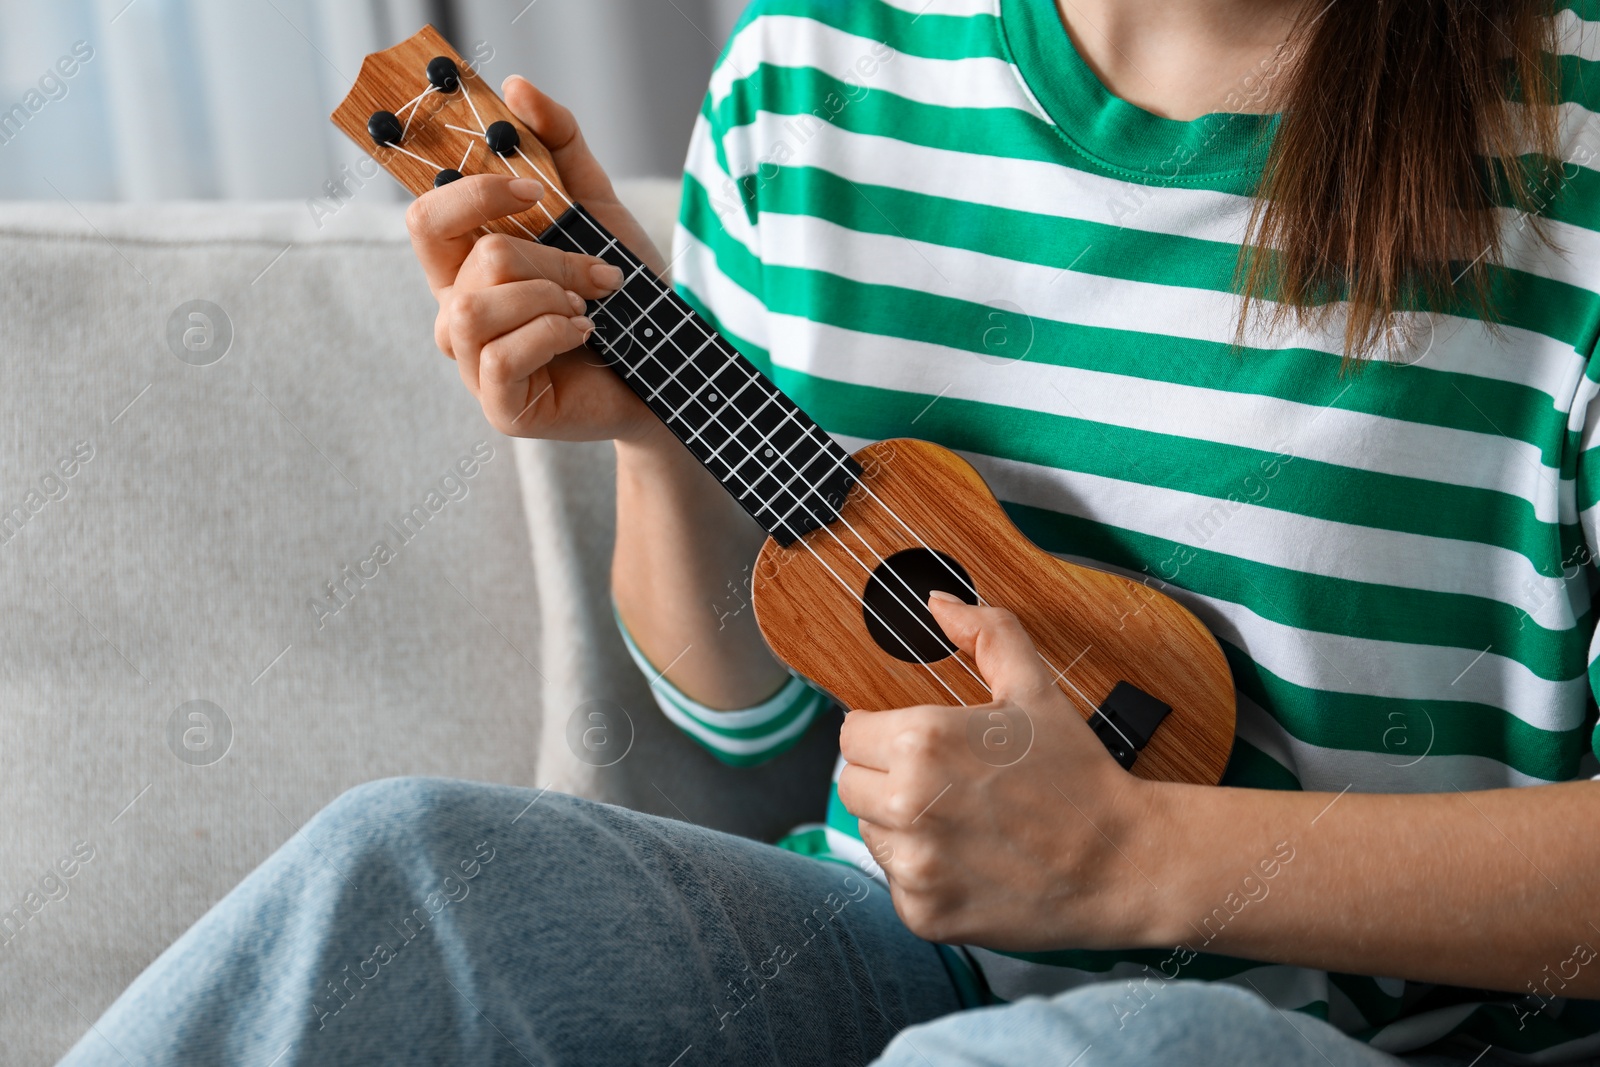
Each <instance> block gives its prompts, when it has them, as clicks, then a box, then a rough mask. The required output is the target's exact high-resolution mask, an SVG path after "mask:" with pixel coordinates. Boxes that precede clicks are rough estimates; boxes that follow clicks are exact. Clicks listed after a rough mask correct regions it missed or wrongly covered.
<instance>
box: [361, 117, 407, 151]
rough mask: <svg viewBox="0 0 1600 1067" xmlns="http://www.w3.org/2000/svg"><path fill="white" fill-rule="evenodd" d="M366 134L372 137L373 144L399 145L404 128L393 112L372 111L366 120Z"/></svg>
mask: <svg viewBox="0 0 1600 1067" xmlns="http://www.w3.org/2000/svg"><path fill="white" fill-rule="evenodd" d="M367 132H368V133H369V134H371V135H372V143H373V144H378V145H387V144H399V143H400V138H401V136H402V135H403V134H404V133H405V127H403V126H401V125H400V118H399V116H397V115H396V114H395V113H394V112H393V111H374V112H373V113H372V117H371V118H369V119H368V120H367Z"/></svg>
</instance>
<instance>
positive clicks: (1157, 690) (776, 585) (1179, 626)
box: [753, 439, 1235, 784]
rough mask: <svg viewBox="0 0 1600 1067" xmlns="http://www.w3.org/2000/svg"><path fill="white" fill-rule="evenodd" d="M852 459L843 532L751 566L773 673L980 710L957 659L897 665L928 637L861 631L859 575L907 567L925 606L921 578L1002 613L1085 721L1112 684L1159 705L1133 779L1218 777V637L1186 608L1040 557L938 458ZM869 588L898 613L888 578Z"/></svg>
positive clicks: (849, 691)
mask: <svg viewBox="0 0 1600 1067" xmlns="http://www.w3.org/2000/svg"><path fill="white" fill-rule="evenodd" d="M855 458H856V460H857V461H858V462H860V464H861V466H862V468H863V469H864V472H865V473H864V474H863V476H862V478H861V479H860V484H858V485H857V486H855V487H854V488H852V489H851V490H850V495H849V497H848V498H847V499H846V501H845V504H844V507H843V509H842V511H841V513H840V518H839V520H838V521H837V522H835V523H832V524H830V525H829V526H827V527H825V528H823V529H819V530H813V531H812V532H811V533H809V534H807V535H805V537H804V538H803V539H802V541H803V543H802V542H796V543H795V544H793V545H791V546H789V547H788V548H784V547H782V546H780V545H779V544H778V543H777V542H776V541H774V540H771V539H768V541H767V543H766V544H765V545H764V546H763V547H762V550H761V554H760V556H759V558H758V560H757V564H756V568H755V575H754V581H753V594H754V604H755V614H756V621H757V623H758V624H759V625H760V627H761V632H762V634H763V636H765V637H766V639H767V643H768V644H769V645H771V646H772V650H773V652H774V653H776V654H777V656H778V657H779V658H780V659H781V660H783V661H784V662H785V663H787V664H788V665H789V666H790V667H792V668H794V669H795V670H796V671H798V672H799V673H800V674H802V675H804V676H805V677H806V678H808V679H810V680H811V681H813V682H815V683H816V684H817V685H818V686H820V687H822V688H823V689H825V690H827V691H828V692H829V693H831V694H833V696H835V697H836V698H837V699H838V700H839V701H840V702H841V703H843V704H844V705H845V706H846V707H849V708H859V709H867V710H882V709H886V708H898V707H908V706H911V705H915V704H946V705H953V704H956V703H958V702H959V703H961V704H967V705H978V704H986V703H988V702H989V701H990V699H991V698H990V695H989V693H988V691H987V689H986V688H985V687H984V686H983V685H981V684H980V683H979V681H978V680H977V677H975V675H976V665H975V664H973V663H972V662H971V660H970V659H969V658H968V657H967V656H966V655H965V654H964V653H959V652H958V653H954V654H952V655H948V656H946V657H945V658H943V659H939V660H935V661H933V662H929V663H926V664H925V663H922V662H917V661H914V660H911V659H910V658H908V657H910V656H911V655H912V653H913V651H914V649H913V648H909V647H907V644H908V642H907V640H906V638H908V637H909V639H910V641H911V642H916V641H918V640H920V641H921V642H922V643H924V644H926V643H927V641H928V640H929V635H928V634H927V633H926V630H925V627H920V626H912V627H910V629H911V630H913V631H914V632H911V633H909V634H908V633H907V632H906V631H907V626H906V625H905V624H902V626H901V627H900V628H899V633H900V639H894V638H891V639H889V640H882V639H881V638H882V637H883V636H884V633H885V631H886V630H893V629H894V628H893V627H884V626H882V624H881V621H880V625H879V631H880V637H879V638H875V637H874V636H873V635H872V633H871V632H870V631H869V624H870V622H871V621H872V620H871V617H870V616H869V613H868V611H866V610H864V609H863V600H864V599H865V598H866V594H867V592H868V589H867V587H868V585H869V571H871V570H874V569H880V568H882V567H883V566H884V565H885V562H886V561H887V563H888V564H889V565H890V566H893V565H894V559H895V558H896V557H897V554H899V553H909V554H910V555H908V556H906V557H902V558H903V559H905V560H906V566H904V567H902V568H901V572H902V573H901V577H906V578H907V580H908V581H909V584H910V585H912V586H916V587H918V590H917V591H918V593H919V594H920V595H921V597H922V598H923V599H924V600H925V598H926V589H927V588H928V587H929V581H930V578H931V584H932V587H933V588H941V589H944V590H946V591H947V592H951V593H955V594H957V595H959V596H962V597H963V599H966V600H969V601H970V600H972V599H973V598H972V595H971V590H973V589H975V590H976V593H977V596H978V597H980V598H981V599H982V601H983V602H984V603H987V604H991V605H993V606H995V607H1002V608H1006V609H1007V610H1009V611H1011V612H1012V613H1014V614H1015V615H1016V616H1017V618H1018V619H1019V620H1020V621H1021V623H1022V625H1023V627H1024V628H1025V629H1026V630H1027V631H1028V633H1029V634H1030V635H1031V636H1032V638H1033V640H1034V644H1035V645H1036V646H1037V647H1038V649H1039V653H1040V655H1041V656H1042V657H1043V658H1044V660H1045V662H1046V664H1048V665H1049V666H1050V667H1051V669H1052V673H1055V672H1060V674H1059V675H1058V677H1059V678H1060V680H1059V681H1058V683H1057V684H1058V685H1059V686H1060V687H1061V689H1062V691H1063V692H1065V693H1066V694H1067V696H1068V698H1069V699H1071V700H1072V702H1073V704H1074V705H1075V706H1076V707H1077V708H1078V709H1079V712H1080V714H1082V715H1083V716H1084V718H1086V719H1087V718H1089V717H1090V716H1091V715H1092V714H1093V713H1094V711H1095V709H1096V708H1097V707H1099V705H1100V704H1101V702H1102V701H1104V700H1105V698H1106V697H1107V695H1108V694H1110V692H1111V690H1112V688H1113V687H1114V686H1116V684H1117V683H1118V682H1128V683H1131V684H1132V685H1134V686H1137V687H1138V688H1139V689H1141V690H1143V691H1144V692H1145V693H1148V694H1149V695H1151V696H1153V697H1155V698H1157V699H1158V700H1161V701H1163V702H1164V703H1166V704H1168V705H1170V706H1171V708H1172V711H1171V714H1169V715H1168V716H1167V717H1166V719H1165V720H1164V721H1163V722H1162V723H1161V725H1160V727H1159V728H1157V729H1156V730H1155V732H1154V734H1153V736H1152V737H1151V739H1150V742H1149V744H1148V745H1147V746H1146V747H1145V748H1144V749H1143V750H1141V751H1140V752H1139V754H1138V758H1137V760H1136V761H1135V762H1134V764H1133V767H1132V768H1131V769H1132V772H1133V773H1134V774H1136V775H1139V776H1140V777H1143V778H1149V779H1154V780H1162V781H1186V782H1196V783H1202V784H1215V783H1216V782H1217V781H1218V780H1219V779H1220V778H1221V777H1222V771H1223V768H1224V767H1225V766H1226V764H1227V761H1228V755H1229V753H1230V751H1231V750H1232V747H1233V732H1234V713H1235V707H1234V689H1233V680H1232V675H1231V673H1230V672H1229V669H1228V663H1227V660H1226V659H1225V658H1224V657H1223V654H1222V649H1221V648H1220V647H1219V646H1218V644H1217V641H1216V638H1214V637H1213V636H1212V635H1211V632H1210V631H1209V630H1207V629H1206V627H1205V626H1204V624H1202V623H1201V622H1200V620H1199V619H1197V618H1195V617H1194V615H1193V614H1192V613H1190V612H1189V610H1188V609H1186V608H1184V607H1183V606H1182V605H1181V604H1179V603H1178V602H1177V601H1176V600H1173V599H1172V598H1171V597H1169V596H1166V595H1165V594H1163V593H1160V592H1157V591H1156V590H1154V589H1152V588H1150V587H1149V586H1147V585H1145V584H1144V583H1142V582H1137V581H1133V580H1130V579H1128V578H1124V577H1122V576H1120V575H1116V574H1110V573H1107V572H1105V571H1100V570H1095V569H1092V568H1089V567H1083V566H1078V565H1076V564H1072V563H1068V562H1066V561H1065V560H1061V559H1057V558H1056V557H1054V556H1052V555H1050V554H1049V553H1047V552H1045V551H1043V550H1042V549H1040V548H1038V547H1037V546H1036V545H1034V544H1033V542H1031V541H1029V540H1028V538H1027V537H1026V536H1024V535H1023V533H1022V531H1020V530H1018V529H1017V528H1016V526H1015V525H1014V524H1013V523H1012V522H1011V520H1010V518H1009V517H1007V515H1006V514H1005V512H1004V511H1003V510H1002V509H1001V507H1000V504H999V502H998V501H997V500H995V498H994V494H993V493H991V492H990V491H989V487H988V486H987V485H986V484H985V483H984V481H983V478H982V477H981V476H980V475H979V474H978V472H977V471H976V470H974V469H973V468H972V466H971V465H970V464H969V463H967V462H966V461H965V460H963V459H962V458H961V457H960V456H957V455H956V454H955V453H954V452H951V451H949V450H948V449H945V448H942V447H940V446H938V445H934V444H930V443H928V442H926V441H915V440H909V439H896V440H889V441H881V442H879V443H877V444H874V445H869V446H867V447H866V448H863V449H862V450H860V451H859V452H857V453H856V454H855ZM891 513H892V514H891ZM913 531H914V532H913ZM929 550H932V551H933V552H937V553H941V554H943V555H944V556H945V557H947V558H948V560H950V561H953V562H955V563H956V564H958V565H959V568H960V569H961V570H964V572H965V574H966V575H967V576H968V577H969V578H970V583H971V588H970V589H963V588H962V585H963V584H964V583H962V582H961V581H960V580H959V578H958V577H957V576H956V574H954V573H953V572H952V570H951V568H950V567H949V566H948V565H947V564H946V563H945V561H938V562H937V563H934V562H933V561H931V560H930V559H929V558H928V551H929ZM919 576H920V580H919ZM941 579H942V580H941ZM879 581H880V584H881V585H883V586H885V587H887V588H888V589H889V590H890V591H891V592H899V593H900V594H902V597H903V599H910V590H909V589H907V588H906V587H905V586H903V585H901V584H900V581H899V579H898V578H896V577H893V576H888V575H880V579H879ZM868 602H869V603H872V602H874V601H871V600H869V601H868ZM875 602H876V603H877V604H878V605H880V606H881V605H882V604H883V600H882V598H881V597H880V598H878V599H877V600H876V601H875ZM880 619H881V617H880ZM907 621H908V620H907ZM928 621H930V622H931V616H929V617H928ZM885 646H887V647H888V648H893V649H895V651H896V653H897V654H891V653H890V652H889V651H887V650H886V647H885ZM931 651H932V650H931V649H930V650H929V652H931ZM958 661H959V662H958ZM962 663H965V664H966V666H965V667H963V666H962ZM968 668H970V673H969V670H968ZM952 691H953V693H954V694H955V695H956V696H957V697H959V701H958V700H956V699H952ZM1086 703H1089V704H1092V706H1086Z"/></svg>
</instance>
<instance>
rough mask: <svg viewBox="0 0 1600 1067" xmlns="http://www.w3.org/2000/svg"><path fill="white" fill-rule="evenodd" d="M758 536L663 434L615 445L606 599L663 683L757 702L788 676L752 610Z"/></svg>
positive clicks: (705, 697)
mask: <svg viewBox="0 0 1600 1067" xmlns="http://www.w3.org/2000/svg"><path fill="white" fill-rule="evenodd" d="M762 539H763V534H762V532H761V530H760V528H759V527H757V526H756V524H755V523H754V522H753V521H751V519H750V518H749V517H748V516H747V515H745V513H744V512H743V511H742V510H741V509H740V508H739V506H738V505H737V504H736V503H734V501H733V500H732V499H731V498H730V497H729V496H728V495H727V493H726V492H725V491H724V490H723V489H722V487H721V486H719V485H718V484H717V483H716V481H715V480H714V479H713V478H712V477H711V476H710V475H709V474H708V473H707V472H706V471H705V470H704V468H702V467H701V466H700V465H699V464H698V463H696V462H695V461H694V459H693V457H691V456H690V455H689V453H688V451H687V450H686V449H684V448H682V447H681V446H680V445H679V444H678V443H677V442H676V441H674V440H672V439H671V438H670V436H669V435H667V434H666V432H665V431H664V430H663V431H662V432H661V433H659V434H655V435H653V436H652V437H650V438H649V439H648V440H644V441H637V442H634V441H619V442H617V544H616V553H615V555H614V557H613V559H612V569H611V583H612V594H613V596H614V597H615V599H616V604H617V611H618V612H619V613H620V614H621V616H622V618H623V621H624V622H625V623H626V625H627V627H628V630H629V633H630V634H632V636H633V639H634V641H635V642H636V643H637V644H638V646H639V649H640V651H642V652H643V653H644V654H645V656H646V658H647V659H649V660H650V662H651V663H654V664H657V665H659V666H660V667H662V668H665V669H666V677H667V680H668V681H670V682H671V683H672V684H673V685H675V686H677V687H678V688H679V689H680V690H682V691H683V692H684V693H685V694H686V695H688V696H690V697H692V698H693V699H695V700H697V701H699V702H700V703H702V704H705V705H707V706H709V707H712V708H724V709H729V710H732V709H737V708H744V707H749V706H750V705H753V704H757V703H760V702H761V701H762V700H764V699H766V698H767V697H769V696H771V695H772V694H773V693H774V692H775V691H776V690H777V689H778V688H779V687H780V686H781V685H782V684H783V683H784V681H785V680H786V679H787V677H788V675H787V672H786V671H785V670H784V668H783V667H782V666H781V665H780V664H779V663H778V661H777V660H775V659H774V658H773V657H772V653H771V652H770V651H768V649H767V646H766V642H765V641H763V640H762V638H761V634H760V631H759V630H757V629H756V625H755V616H754V612H753V611H752V610H751V607H750V578H751V567H752V566H753V565H754V563H755V558H756V553H757V551H758V550H759V549H760V547H761V542H762Z"/></svg>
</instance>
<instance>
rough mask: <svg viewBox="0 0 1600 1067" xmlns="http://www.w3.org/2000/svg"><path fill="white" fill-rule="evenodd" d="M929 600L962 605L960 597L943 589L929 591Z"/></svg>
mask: <svg viewBox="0 0 1600 1067" xmlns="http://www.w3.org/2000/svg"><path fill="white" fill-rule="evenodd" d="M928 599H929V600H943V601H945V602H946V603H948V604H960V603H962V600H961V598H960V597H958V596H956V595H955V594H953V593H946V592H945V591H944V590H943V589H930V590H928Z"/></svg>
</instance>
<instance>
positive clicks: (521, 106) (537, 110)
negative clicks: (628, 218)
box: [500, 74, 616, 211]
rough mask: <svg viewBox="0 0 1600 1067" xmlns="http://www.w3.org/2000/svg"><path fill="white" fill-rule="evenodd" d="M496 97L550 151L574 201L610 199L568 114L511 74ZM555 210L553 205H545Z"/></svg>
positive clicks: (608, 181)
mask: <svg viewBox="0 0 1600 1067" xmlns="http://www.w3.org/2000/svg"><path fill="white" fill-rule="evenodd" d="M500 95H501V97H502V98H503V99H504V100H505V102H506V106H507V107H509V108H510V109H511V113H512V114H513V115H515V116H517V118H519V119H521V120H522V121H523V122H525V123H526V124H527V126H528V129H530V130H532V131H533V135H534V136H535V137H537V138H539V143H540V144H542V145H544V146H545V148H547V149H549V150H550V156H551V158H553V159H554V160H555V163H556V171H557V173H558V176H559V178H560V179H561V184H563V185H565V186H566V187H567V192H568V193H570V194H571V195H572V199H574V200H577V201H595V200H614V199H616V193H615V191H613V189H612V188H611V179H610V178H608V177H606V172H605V170H604V169H603V168H602V167H601V166H600V163H599V161H598V160H596V159H595V158H594V153H593V152H591V151H589V145H588V143H587V142H586V141H585V140H584V139H583V131H582V130H581V129H579V127H578V120H577V119H576V118H574V117H573V115H572V112H571V111H568V110H567V109H566V108H564V107H562V106H561V105H560V104H558V103H556V102H555V101H554V100H552V99H550V98H549V97H548V96H546V95H545V94H544V93H542V92H540V91H539V90H538V89H537V88H535V87H534V85H533V83H532V82H530V81H528V79H526V78H524V77H521V76H519V75H515V74H513V75H512V76H511V77H509V78H507V79H506V80H505V81H504V82H503V83H502V84H501V86H500ZM548 206H549V207H550V210H551V211H555V205H554V204H551V205H548Z"/></svg>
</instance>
